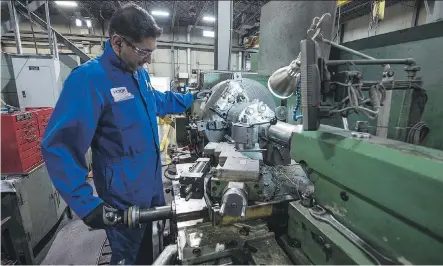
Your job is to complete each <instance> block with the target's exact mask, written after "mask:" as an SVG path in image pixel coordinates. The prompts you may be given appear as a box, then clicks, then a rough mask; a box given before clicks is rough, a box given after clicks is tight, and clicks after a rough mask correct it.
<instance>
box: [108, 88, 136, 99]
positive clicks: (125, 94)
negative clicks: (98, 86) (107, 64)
mask: <svg viewBox="0 0 443 266" xmlns="http://www.w3.org/2000/svg"><path fill="white" fill-rule="evenodd" d="M111 95H112V97H113V98H114V102H120V101H124V100H129V99H133V98H134V95H132V93H130V92H129V91H128V89H127V88H126V87H118V88H112V89H111Z"/></svg>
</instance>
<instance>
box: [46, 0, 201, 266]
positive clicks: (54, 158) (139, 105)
mask: <svg viewBox="0 0 443 266" xmlns="http://www.w3.org/2000/svg"><path fill="white" fill-rule="evenodd" d="M160 34H161V29H160V28H159V27H158V26H157V24H156V22H155V21H154V19H153V18H152V16H151V15H149V13H148V12H147V11H145V10H144V9H142V8H140V7H138V6H137V5H134V4H128V5H125V6H124V7H122V8H121V9H120V10H118V11H117V12H116V13H115V14H114V16H113V17H112V18H111V21H110V26H109V36H110V38H109V40H108V41H107V42H106V44H105V49H104V52H103V54H102V55H101V56H99V57H97V58H95V59H91V60H89V61H88V62H86V63H85V64H83V65H81V66H79V67H77V68H76V69H74V70H73V71H72V73H71V74H70V75H69V77H68V78H67V80H66V82H65V84H64V87H63V90H62V92H61V94H60V98H59V100H58V102H57V105H56V107H55V109H54V112H53V114H52V116H51V119H50V121H49V124H48V126H47V128H46V130H45V135H44V138H43V141H42V152H43V157H44V159H45V161H46V165H47V168H48V171H49V174H50V176H51V179H52V181H53V183H54V185H55V187H56V188H57V190H58V191H59V192H60V194H61V195H62V197H63V199H64V200H65V201H66V202H67V203H68V205H69V206H70V207H71V208H72V209H73V210H74V212H75V213H76V214H77V215H78V216H79V217H80V218H81V219H83V221H84V222H85V223H86V224H87V225H88V226H90V227H93V228H105V229H106V233H107V236H108V239H109V242H110V245H111V249H112V258H111V264H116V263H124V264H134V263H135V262H136V257H137V253H138V250H139V247H140V244H141V240H142V237H143V234H144V233H145V235H146V236H147V237H148V238H150V239H149V241H150V243H151V244H150V245H149V246H150V248H146V249H143V252H141V253H148V254H150V251H152V246H151V245H152V236H150V235H152V226H149V225H147V226H146V230H144V228H140V229H128V228H118V229H116V228H109V227H107V226H106V224H105V222H104V218H103V217H104V209H105V208H110V207H112V208H115V209H119V210H125V209H127V208H128V207H130V206H140V207H143V208H149V207H154V206H158V205H164V204H165V200H164V195H163V184H162V176H161V162H160V153H159V137H158V130H157V120H156V115H158V116H164V115H165V114H167V113H179V112H180V113H181V112H184V111H185V110H186V109H187V108H188V107H189V106H190V105H191V103H192V101H193V100H194V97H193V95H191V94H185V95H183V94H175V93H172V92H166V93H162V92H159V91H156V90H154V89H153V88H152V87H151V84H150V79H149V75H148V73H147V72H146V70H144V68H143V65H144V64H146V63H151V55H152V52H153V51H154V50H155V48H156V39H157V38H158V37H159V36H160ZM89 146H91V149H92V161H93V164H92V168H93V175H94V184H95V187H96V190H97V193H98V195H99V197H94V196H93V195H92V188H91V186H89V184H88V183H87V182H86V176H87V167H86V162H85V153H86V151H87V149H88V147H89ZM145 231H146V232H145ZM149 249H150V250H149ZM151 262H152V254H151V257H150V258H148V260H147V261H144V262H143V263H144V264H149V263H151Z"/></svg>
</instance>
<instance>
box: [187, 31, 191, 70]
mask: <svg viewBox="0 0 443 266" xmlns="http://www.w3.org/2000/svg"><path fill="white" fill-rule="evenodd" d="M186 41H187V42H191V26H188V30H187V33H186ZM186 63H187V64H188V67H187V70H188V77H191V48H189V47H188V48H187V49H186Z"/></svg>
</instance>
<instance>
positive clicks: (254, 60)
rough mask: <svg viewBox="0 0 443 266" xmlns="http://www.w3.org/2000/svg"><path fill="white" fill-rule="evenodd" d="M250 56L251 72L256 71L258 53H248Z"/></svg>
mask: <svg viewBox="0 0 443 266" xmlns="http://www.w3.org/2000/svg"><path fill="white" fill-rule="evenodd" d="M250 55H251V57H250V58H249V60H250V62H251V72H257V71H258V53H250Z"/></svg>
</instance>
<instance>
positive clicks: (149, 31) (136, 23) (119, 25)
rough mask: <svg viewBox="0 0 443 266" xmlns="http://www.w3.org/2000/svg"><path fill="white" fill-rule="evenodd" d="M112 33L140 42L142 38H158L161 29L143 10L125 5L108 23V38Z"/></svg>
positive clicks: (135, 6) (131, 4) (136, 6)
mask: <svg viewBox="0 0 443 266" xmlns="http://www.w3.org/2000/svg"><path fill="white" fill-rule="evenodd" d="M114 33H116V34H120V35H123V36H125V37H128V38H131V39H132V41H134V42H140V41H141V40H142V39H143V38H147V37H153V38H158V37H159V36H160V35H161V34H162V29H161V28H160V27H159V26H158V25H157V23H156V22H155V20H154V18H153V17H152V16H151V15H150V14H149V13H148V11H146V10H145V9H143V8H141V7H139V6H138V5H136V4H133V3H130V4H126V5H124V6H123V7H121V8H120V9H119V10H117V11H116V12H115V13H114V15H113V16H112V18H111V21H110V23H109V37H111V36H112V35H113V34H114Z"/></svg>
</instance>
